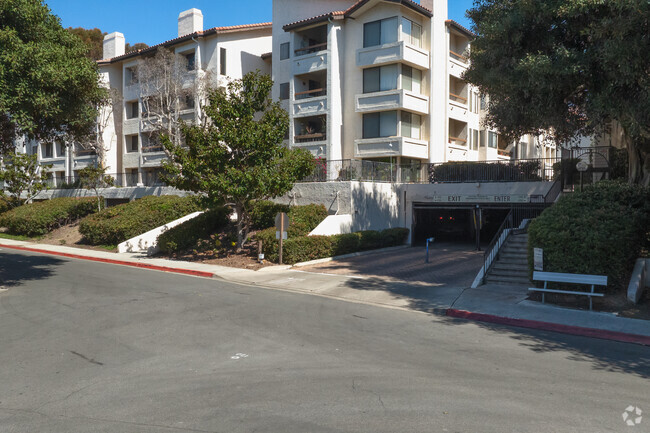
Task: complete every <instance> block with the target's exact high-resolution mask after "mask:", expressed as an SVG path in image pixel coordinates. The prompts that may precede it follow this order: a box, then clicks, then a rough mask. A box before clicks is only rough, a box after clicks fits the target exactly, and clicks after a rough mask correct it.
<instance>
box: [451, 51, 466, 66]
mask: <svg viewBox="0 0 650 433" xmlns="http://www.w3.org/2000/svg"><path fill="white" fill-rule="evenodd" d="M449 56H450V57H451V58H452V59H454V60H458V61H459V62H461V63H468V62H469V59H468V58H467V57H465V56H464V55H462V54H458V53H456V52H454V51H452V50H449Z"/></svg>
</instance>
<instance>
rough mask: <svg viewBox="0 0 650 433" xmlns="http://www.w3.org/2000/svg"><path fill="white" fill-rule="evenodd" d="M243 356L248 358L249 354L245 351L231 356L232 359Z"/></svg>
mask: <svg viewBox="0 0 650 433" xmlns="http://www.w3.org/2000/svg"><path fill="white" fill-rule="evenodd" d="M242 358H248V355H246V354H245V353H235V354H234V355H233V356H231V357H230V359H242Z"/></svg>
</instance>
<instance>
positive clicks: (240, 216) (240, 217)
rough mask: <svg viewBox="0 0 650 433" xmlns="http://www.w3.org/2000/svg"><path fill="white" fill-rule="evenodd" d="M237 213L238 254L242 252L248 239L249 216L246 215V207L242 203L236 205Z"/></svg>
mask: <svg viewBox="0 0 650 433" xmlns="http://www.w3.org/2000/svg"><path fill="white" fill-rule="evenodd" d="M235 212H237V252H240V251H241V250H242V248H244V244H245V243H246V240H247V239H248V230H249V227H248V223H247V219H248V215H247V214H245V211H244V205H242V204H240V203H238V204H236V205H235Z"/></svg>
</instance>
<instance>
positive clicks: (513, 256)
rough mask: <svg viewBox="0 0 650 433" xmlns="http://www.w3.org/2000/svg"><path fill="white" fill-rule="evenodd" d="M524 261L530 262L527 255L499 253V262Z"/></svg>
mask: <svg viewBox="0 0 650 433" xmlns="http://www.w3.org/2000/svg"><path fill="white" fill-rule="evenodd" d="M504 259H505V260H523V261H526V262H527V261H528V256H527V255H526V254H519V253H511V252H508V251H501V252H500V253H499V260H504Z"/></svg>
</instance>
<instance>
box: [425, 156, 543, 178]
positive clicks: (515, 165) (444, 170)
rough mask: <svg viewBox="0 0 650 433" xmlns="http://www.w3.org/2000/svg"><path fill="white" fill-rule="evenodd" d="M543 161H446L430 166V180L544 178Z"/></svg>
mask: <svg viewBox="0 0 650 433" xmlns="http://www.w3.org/2000/svg"><path fill="white" fill-rule="evenodd" d="M541 168H542V164H541V161H535V160H533V161H519V162H515V161H503V162H446V163H443V164H437V165H430V166H429V181H430V182H431V183H435V182H483V181H485V182H494V181H537V180H542V178H541V177H540V170H541Z"/></svg>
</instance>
